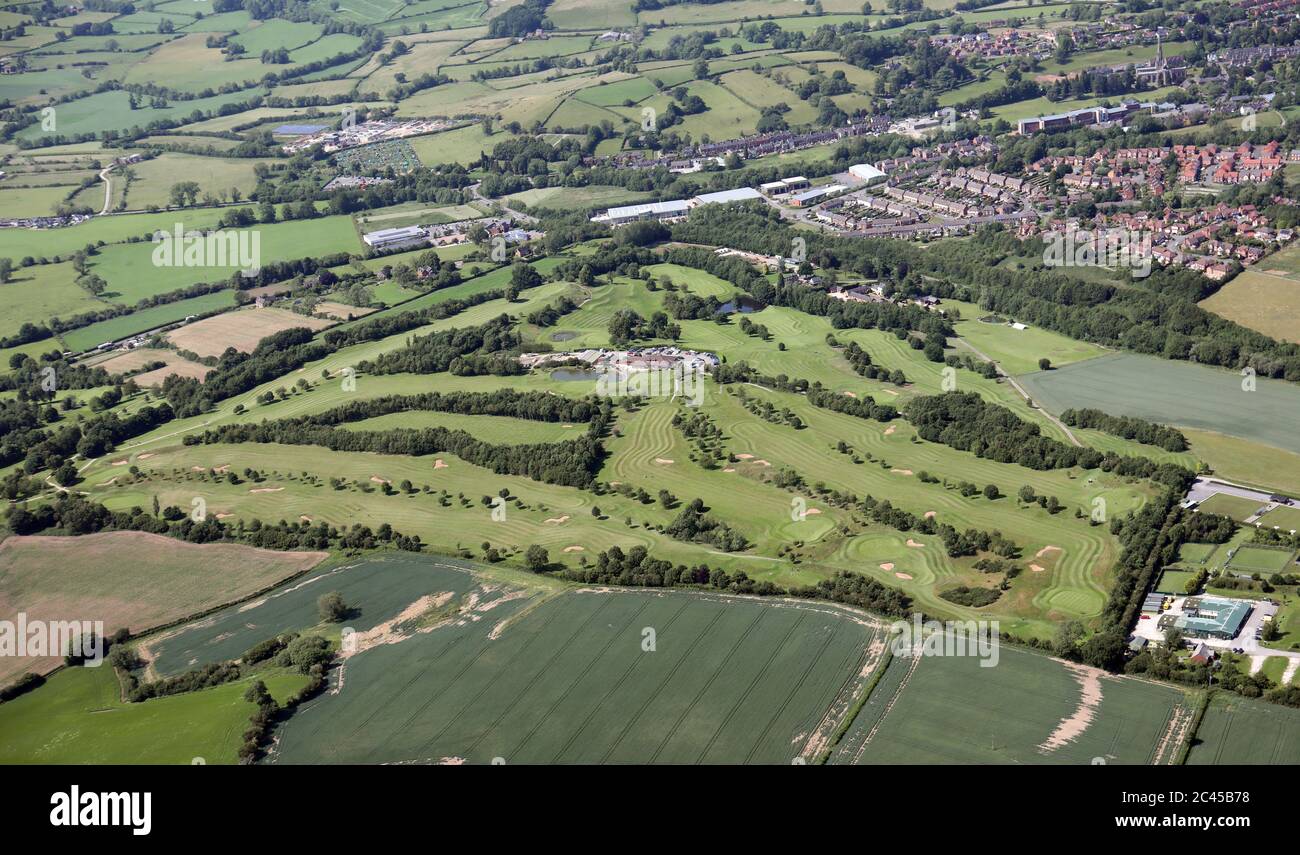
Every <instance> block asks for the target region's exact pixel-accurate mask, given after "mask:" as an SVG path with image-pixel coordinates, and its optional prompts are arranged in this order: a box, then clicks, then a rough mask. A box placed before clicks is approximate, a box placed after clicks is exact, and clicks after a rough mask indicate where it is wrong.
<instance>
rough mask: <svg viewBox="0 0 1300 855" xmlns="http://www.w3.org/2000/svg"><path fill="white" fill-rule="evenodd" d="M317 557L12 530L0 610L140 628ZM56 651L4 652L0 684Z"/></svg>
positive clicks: (2, 553) (54, 659)
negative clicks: (25, 534) (19, 533)
mask: <svg viewBox="0 0 1300 855" xmlns="http://www.w3.org/2000/svg"><path fill="white" fill-rule="evenodd" d="M118 471H121V472H123V474H125V471H124V469H123V468H121V467H119V468H118ZM146 504H147V503H146ZM186 507H187V508H188V507H189V504H188V503H186ZM324 557H325V553H321V552H273V551H270V550H262V549H252V548H249V547H246V546H238V545H233V544H210V545H203V546H199V545H193V544H187V543H184V542H181V541H177V540H172V539H170V538H166V537H161V536H157V535H151V534H144V533H141V532H110V533H105V534H94V535H86V536H83V537H10V538H8V539H7V540H5V541H4V542H3V543H0V617H3V618H4V619H5V620H14V619H15V617H16V615H17V614H18V613H19V612H23V613H25V614H26V615H27V617H28V619H30V620H46V621H64V620H90V621H103V623H104V631H105V633H106V634H110V635H111V634H112V633H113V632H115V631H116V630H118V629H122V628H126V629H130V630H131V631H132V632H133V633H139V632H141V631H143V630H145V629H148V628H150V627H154V626H159V625H161V624H165V623H168V622H169V621H174V620H177V619H179V618H183V617H186V616H187V615H192V614H195V613H197V612H201V611H203V610H205V609H210V608H213V607H215V606H219V605H221V604H223V603H228V602H231V601H233V600H237V599H239V598H240V597H244V596H247V595H248V594H251V593H253V592H254V591H257V590H260V589H262V588H265V587H267V586H268V585H272V584H274V583H276V582H278V581H280V580H282V579H284V578H286V577H288V576H292V575H294V574H295V573H300V572H302V571H303V570H306V569H308V568H310V567H312V566H314V565H315V564H317V563H319V562H320V561H321V559H323V558H324ZM61 656H62V651H59V652H58V655H56V656H48V657H42V658H34V657H5V658H4V659H3V661H0V683H7V682H9V681H10V680H11V679H12V678H13V677H15V676H17V675H18V674H20V673H22V672H23V671H36V672H38V673H43V672H46V671H49V670H50V669H51V668H53V667H55V666H56V665H57V664H58V663H59V661H60V660H61Z"/></svg>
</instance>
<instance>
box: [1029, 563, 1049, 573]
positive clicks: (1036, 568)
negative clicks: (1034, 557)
mask: <svg viewBox="0 0 1300 855" xmlns="http://www.w3.org/2000/svg"><path fill="white" fill-rule="evenodd" d="M1029 569H1030V570H1033V571H1034V572H1035V573H1042V572H1043V570H1045V569H1046V568H1044V567H1042V566H1040V565H1038V564H1030V565H1029Z"/></svg>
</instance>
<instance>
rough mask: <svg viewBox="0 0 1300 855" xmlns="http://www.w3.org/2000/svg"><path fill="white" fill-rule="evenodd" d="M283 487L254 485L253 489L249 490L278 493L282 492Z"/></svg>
mask: <svg viewBox="0 0 1300 855" xmlns="http://www.w3.org/2000/svg"><path fill="white" fill-rule="evenodd" d="M283 489H284V488H283V487H254V488H253V489H251V490H249V491H248V492H250V493H278V492H280V491H281V490H283Z"/></svg>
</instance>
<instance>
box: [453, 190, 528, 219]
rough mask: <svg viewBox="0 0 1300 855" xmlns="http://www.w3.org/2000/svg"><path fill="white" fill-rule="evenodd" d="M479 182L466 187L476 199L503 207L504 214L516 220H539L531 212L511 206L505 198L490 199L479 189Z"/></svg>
mask: <svg viewBox="0 0 1300 855" xmlns="http://www.w3.org/2000/svg"><path fill="white" fill-rule="evenodd" d="M479 183H480V182H475V183H473V184H471V185H469V187H467V188H465V189H467V190H469V192H470V193H471V194H473V196H474V200H475V201H477V202H483V203H485V204H488V205H496V206H497V207H498V208H500V209H501V212H502V213H503V214H505V215H506V216H508V217H510V218H511V219H513V220H515V221H516V222H520V223H535V222H537V218H536V217H534V216H532V215H531V214H525V213H524V212H523V211H516V210H515V209H514V208H511V207H509V206H508V205H506V203H505V200H504V199H489V198H488V197H486V196H484V195H483V194H482V193H480V192H479V191H478V187H479Z"/></svg>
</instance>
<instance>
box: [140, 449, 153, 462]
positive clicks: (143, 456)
mask: <svg viewBox="0 0 1300 855" xmlns="http://www.w3.org/2000/svg"><path fill="white" fill-rule="evenodd" d="M153 456H154V453H153V452H152V451H150V452H148V453H147V454H141V455H140V456H139V457H137V458H136V460H148V459H149V458H150V457H153Z"/></svg>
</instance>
